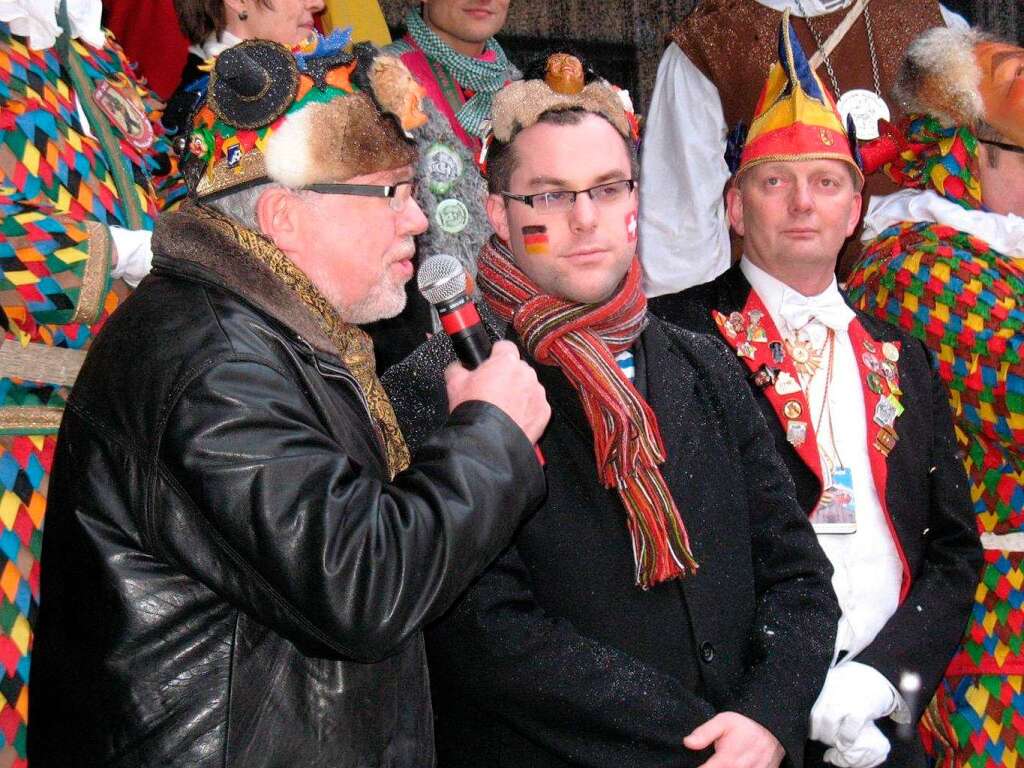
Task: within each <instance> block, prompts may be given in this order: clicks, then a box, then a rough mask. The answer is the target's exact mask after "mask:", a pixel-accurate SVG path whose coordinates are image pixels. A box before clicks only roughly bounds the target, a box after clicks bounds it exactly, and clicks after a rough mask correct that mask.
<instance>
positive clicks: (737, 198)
mask: <svg viewBox="0 0 1024 768" xmlns="http://www.w3.org/2000/svg"><path fill="white" fill-rule="evenodd" d="M725 212H726V215H727V216H728V218H729V224H730V226H732V228H733V231H734V232H735V233H736V234H737V235H739V236H740V237H743V192H742V191H740V188H739V186H738V185H737V184H736V183H735V182H733V183H732V184H730V185H729V189H728V190H727V191H726V193H725Z"/></svg>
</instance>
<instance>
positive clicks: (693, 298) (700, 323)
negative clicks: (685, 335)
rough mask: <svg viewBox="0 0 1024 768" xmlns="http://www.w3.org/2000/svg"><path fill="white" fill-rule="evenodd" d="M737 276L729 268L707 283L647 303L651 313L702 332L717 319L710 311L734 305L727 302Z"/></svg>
mask: <svg viewBox="0 0 1024 768" xmlns="http://www.w3.org/2000/svg"><path fill="white" fill-rule="evenodd" d="M734 280H735V276H734V275H733V274H732V270H727V271H726V272H723V273H722V274H721V275H719V276H718V277H716V278H715V279H714V280H711V281H709V282H707V283H701V284H700V285H694V286H692V287H690V288H686V289H684V290H682V291H677V292H676V293H667V294H665V295H663V296H656V297H655V298H653V299H649V300H648V306H649V307H650V310H651V312H652V313H654V314H655V315H656V316H658V317H660V318H661V319H663V320H667V321H669V322H670V323H674V324H675V325H679V326H682V327H683V328H688V329H690V330H693V331H699V332H701V333H713V332H715V323H714V319H713V317H712V314H711V313H712V312H713V311H714V310H719V311H725V310H731V309H735V307H728V306H726V304H728V303H729V294H730V292H731V288H732V287H733V284H734Z"/></svg>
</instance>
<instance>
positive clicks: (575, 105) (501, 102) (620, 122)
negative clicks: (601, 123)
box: [491, 52, 638, 143]
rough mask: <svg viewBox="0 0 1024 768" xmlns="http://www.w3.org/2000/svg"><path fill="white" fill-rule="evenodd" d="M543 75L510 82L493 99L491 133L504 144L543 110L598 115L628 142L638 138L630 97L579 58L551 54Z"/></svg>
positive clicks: (545, 63)
mask: <svg viewBox="0 0 1024 768" xmlns="http://www.w3.org/2000/svg"><path fill="white" fill-rule="evenodd" d="M543 63H544V73H543V77H536V78H530V77H527V78H525V79H523V80H514V81H513V82H511V83H509V84H507V85H506V86H505V87H504V88H502V89H501V90H500V91H498V92H497V93H496V94H495V96H494V105H493V107H492V109H491V131H492V133H493V136H494V138H496V139H497V140H498V141H501V142H504V143H508V142H509V141H511V140H512V138H513V137H514V136H515V135H516V134H517V133H518V132H519V131H521V130H524V129H526V128H529V127H530V126H531V125H533V124H534V123H536V122H537V120H538V119H540V116H541V115H543V114H544V113H545V112H559V111H564V110H581V111H584V112H593V113H595V114H598V115H601V116H602V117H604V118H605V119H606V120H608V122H610V123H611V124H612V125H613V126H614V127H615V129H616V130H617V131H618V132H619V133H621V134H622V135H623V137H625V138H627V139H632V140H634V141H635V140H636V139H637V138H638V126H637V121H636V116H635V114H634V113H633V105H632V102H631V101H630V99H629V93H628V92H627V91H623V90H622V89H620V88H617V87H616V86H614V85H612V84H611V83H609V82H608V81H607V80H605V79H604V78H601V77H599V76H598V75H597V74H596V73H595V72H593V70H591V69H590V68H589V67H588V66H587V65H586V64H585V62H583V61H582V60H581V59H580V58H579V57H578V56H576V55H574V54H571V53H564V52H561V53H552V54H551V55H549V56H548V57H547V58H546V60H545V61H544V62H543Z"/></svg>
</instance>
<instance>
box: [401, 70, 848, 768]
mask: <svg viewBox="0 0 1024 768" xmlns="http://www.w3.org/2000/svg"><path fill="white" fill-rule="evenodd" d="M547 65H548V67H547V71H546V72H545V73H543V79H539V78H538V79H529V80H524V81H519V82H516V83H513V84H511V85H509V86H507V87H506V88H504V89H503V90H502V91H500V92H499V93H498V95H497V96H496V97H495V105H494V113H493V126H494V141H493V142H492V143H491V146H490V151H489V154H488V168H487V178H488V184H489V189H490V195H489V197H488V198H487V210H488V216H489V219H490V221H491V223H492V225H493V226H494V228H495V232H496V234H495V236H494V237H492V238H491V239H490V240H489V241H488V243H487V244H485V246H484V247H483V249H482V250H481V252H480V258H479V262H478V263H479V275H478V282H479V287H480V290H481V292H482V294H483V297H484V299H485V303H484V305H483V306H484V313H485V315H486V316H487V317H488V322H489V324H490V325H491V330H492V331H493V332H494V333H495V335H497V336H502V337H506V338H508V339H512V340H514V341H515V342H516V343H517V344H518V345H520V347H521V349H523V350H524V352H525V354H526V355H527V359H528V360H529V362H530V363H531V364H532V365H533V366H534V367H535V368H536V371H537V375H538V377H539V378H540V380H541V382H542V383H543V384H544V387H545V390H546V391H547V393H548V398H549V401H550V402H551V405H552V412H553V418H552V420H551V423H550V425H549V427H548V429H547V431H546V432H545V434H544V437H543V439H542V440H541V441H540V447H541V449H542V451H543V454H544V456H545V458H546V460H547V465H546V471H547V477H548V496H547V500H546V502H545V503H544V505H543V507H542V508H541V510H540V511H539V512H538V513H537V515H536V516H535V517H534V518H533V519H531V520H530V521H529V522H527V523H526V524H525V525H524V526H523V527H522V528H521V529H520V531H519V532H518V534H517V535H516V537H515V539H514V542H513V545H512V546H511V547H510V548H509V549H508V550H507V551H506V552H505V553H504V555H503V556H502V557H501V558H500V559H499V560H498V562H497V563H496V564H495V565H494V566H493V567H491V568H490V569H489V570H488V571H487V572H486V573H485V574H484V575H483V576H482V577H481V578H480V579H479V580H478V581H477V582H476V584H474V585H473V586H472V587H471V588H470V590H469V592H468V593H467V595H466V596H465V597H464V598H463V599H462V600H461V601H460V602H459V603H458V604H457V605H456V606H455V608H454V609H453V610H452V611H450V612H449V614H448V615H447V617H446V618H445V619H444V620H443V621H442V622H440V623H439V624H438V625H436V626H435V627H434V628H433V629H432V630H431V632H430V638H429V646H428V652H429V661H430V664H431V678H432V681H433V684H434V690H435V694H436V700H435V711H436V715H437V736H438V754H439V763H440V765H443V766H446V767H447V768H451V767H452V766H481V765H508V766H522V767H523V768H527V767H529V768H548V767H553V766H559V767H560V768H562V767H567V766H592V767H595V768H596V767H598V766H600V767H601V768H618V767H619V766H690V767H692V768H696V766H699V765H702V764H704V763H705V761H708V760H709V758H711V762H709V763H708V764H709V765H714V764H719V765H756V766H770V767H774V766H778V765H779V764H780V761H782V760H783V759H784V757H785V760H786V765H791V766H797V765H799V764H800V762H801V759H802V758H801V754H802V749H803V744H804V741H805V739H806V736H807V715H808V712H809V710H810V706H811V703H812V702H813V699H814V695H815V692H816V691H817V689H818V687H819V686H820V685H821V683H822V681H823V680H824V673H825V670H826V668H827V665H828V660H829V649H830V648H831V646H832V642H833V639H834V628H835V624H834V623H835V620H836V618H837V616H838V614H837V611H836V605H835V598H834V596H833V594H832V592H831V589H830V588H829V585H828V578H829V573H830V570H829V566H828V563H827V561H826V560H825V558H824V556H823V555H822V553H821V551H820V549H819V547H818V546H817V544H816V542H815V540H814V534H813V531H812V530H811V528H810V526H809V525H808V523H807V520H806V518H805V516H804V515H803V514H802V513H801V512H800V510H799V507H798V506H797V504H796V500H795V498H794V496H793V487H792V484H791V482H790V480H789V477H788V476H787V474H786V472H785V470H784V469H783V467H782V465H781V462H780V461H779V459H778V457H777V456H776V454H775V449H774V445H773V443H772V441H771V437H770V435H769V433H768V430H767V427H766V425H765V423H764V419H763V417H762V416H761V415H760V413H759V412H758V411H757V409H756V406H755V405H754V403H753V400H752V398H751V396H750V393H749V391H748V390H747V388H746V387H745V386H744V385H743V383H742V381H741V380H740V378H739V376H738V375H737V373H736V368H737V365H736V362H735V360H733V359H732V358H731V356H730V355H729V354H728V353H727V350H725V349H724V347H723V346H722V345H721V344H719V343H718V342H716V341H715V340H713V339H710V338H707V337H702V336H698V335H696V334H692V333H688V332H686V331H682V330H680V329H677V328H674V327H672V326H669V325H668V324H666V323H663V322H661V321H658V320H656V319H654V318H652V317H651V316H649V315H648V314H647V311H646V300H645V298H644V296H643V292H642V290H641V287H640V266H639V262H638V261H637V258H636V250H637V237H636V207H637V196H636V190H635V171H636V166H635V159H634V150H633V141H634V139H635V134H634V133H633V128H632V126H633V125H634V124H633V122H632V120H631V116H630V115H629V114H627V112H626V111H625V109H624V108H623V105H622V101H621V100H620V98H619V94H618V93H617V92H616V91H615V90H614V89H613V88H612V87H611V86H609V85H608V84H607V83H606V82H604V81H601V80H598V79H596V78H594V77H593V75H592V74H591V73H587V74H586V75H584V69H583V67H582V66H581V65H580V62H579V61H578V60H576V59H574V58H572V57H568V56H566V55H564V54H557V55H555V56H552V57H551V58H550V59H549V60H548V62H547ZM450 359H451V349H450V346H449V345H448V342H447V340H446V338H445V337H444V336H443V335H442V336H439V337H436V338H435V339H432V340H431V341H430V342H429V343H428V344H426V345H425V346H424V347H422V348H421V349H420V350H418V351H417V352H416V353H415V354H414V355H413V356H411V357H410V358H409V359H408V360H407V361H405V362H403V363H402V364H401V365H398V366H395V367H394V368H392V369H391V371H390V372H389V373H388V374H387V375H386V376H385V384H386V386H387V387H388V388H389V391H390V392H391V395H392V398H393V402H394V403H395V406H396V412H397V414H398V416H399V419H400V421H401V423H402V424H403V428H405V429H407V434H408V435H409V436H410V439H411V440H412V442H414V443H415V442H417V441H418V440H419V439H421V435H424V434H426V433H428V432H429V431H430V429H431V428H433V427H434V426H436V424H438V423H440V420H441V419H442V418H443V414H444V412H445V410H446V402H445V396H444V390H443V383H442V378H441V370H442V368H443V367H444V365H445V364H446V363H447V362H448V361H449V360H450ZM431 402H432V403H433V406H432V407H429V406H428V405H425V403H431ZM712 753H714V757H712Z"/></svg>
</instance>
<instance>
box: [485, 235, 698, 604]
mask: <svg viewBox="0 0 1024 768" xmlns="http://www.w3.org/2000/svg"><path fill="white" fill-rule="evenodd" d="M478 269H479V273H478V282H479V285H480V289H481V290H482V291H483V294H484V296H485V297H486V298H487V301H488V303H489V304H490V306H491V307H492V308H493V309H494V311H495V312H496V313H497V314H498V316H499V317H501V318H502V319H504V320H506V321H508V322H510V323H511V324H512V327H513V328H514V329H515V331H516V333H518V334H519V337H520V339H522V341H523V344H524V345H525V346H526V349H527V351H528V352H529V353H530V355H531V356H532V357H533V358H534V359H535V360H536V361H537V362H539V363H542V364H544V365H554V366H558V367H559V368H560V369H561V370H562V372H563V373H564V374H565V376H566V378H568V379H569V382H570V383H571V384H572V385H573V387H574V388H575V389H576V391H577V392H578V393H579V396H580V400H581V401H582V403H583V410H584V412H585V413H586V416H587V421H588V422H589V423H590V428H591V431H592V432H593V433H594V457H595V459H596V460H597V475H598V478H599V479H600V480H601V483H602V484H603V485H604V486H605V487H606V488H614V489H615V490H616V491H618V494H619V498H621V499H622V503H623V505H625V507H626V518H627V525H628V527H629V533H630V536H631V537H632V540H633V559H634V563H635V567H636V583H637V585H638V586H640V587H641V588H643V589H648V588H650V587H652V586H654V585H655V584H658V583H660V582H662V581H666V580H668V579H674V578H678V577H680V576H683V575H684V574H686V573H687V572H689V573H693V572H695V571H696V570H697V563H696V561H695V560H694V558H693V554H692V553H691V551H690V541H689V538H688V536H687V534H686V528H685V527H684V526H683V521H682V519H681V518H680V516H679V510H678V509H676V505H675V502H674V501H673V500H672V495H671V494H670V493H669V489H668V486H667V485H666V484H665V479H664V478H663V477H662V476H661V471H660V470H659V469H658V465H659V464H661V463H662V462H663V461H664V460H665V446H664V444H663V443H662V440H661V433H660V432H659V431H658V421H657V418H656V417H655V415H654V412H653V411H652V410H651V407H650V406H649V405H648V404H647V403H646V402H644V400H643V398H642V397H641V396H640V393H638V392H637V391H636V388H635V387H634V386H633V384H632V382H630V380H629V379H628V378H627V377H626V375H625V374H624V373H623V372H622V370H621V369H620V368H619V366H618V364H617V363H616V361H615V355H616V354H618V353H619V352H622V351H624V350H627V349H629V348H630V347H632V346H633V342H634V341H636V339H637V338H638V337H639V336H640V333H641V332H642V331H643V329H644V327H645V326H646V325H647V299H646V298H645V297H644V294H643V291H641V289H640V280H641V272H640V262H639V261H638V260H637V259H635V258H634V259H633V264H632V266H631V267H630V270H629V273H628V274H627V275H626V279H625V281H624V283H623V285H622V287H621V288H620V289H619V291H618V293H616V294H615V295H614V296H612V297H611V298H610V299H608V300H607V301H605V302H602V303H600V304H576V303H574V302H570V301H566V300H565V299H561V298H559V297H557V296H549V295H545V294H543V293H541V292H540V289H539V288H538V287H537V285H536V284H535V283H533V282H532V281H531V280H530V278H528V277H527V276H526V275H525V274H523V272H522V271H520V270H519V269H518V268H517V267H516V266H515V264H513V263H512V255H511V254H510V253H509V251H508V250H507V248H506V247H505V246H504V245H503V244H502V243H500V242H498V240H497V239H496V238H492V239H491V240H490V241H489V242H487V243H485V244H484V247H483V248H482V249H481V251H480V259H479V262H478Z"/></svg>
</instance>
